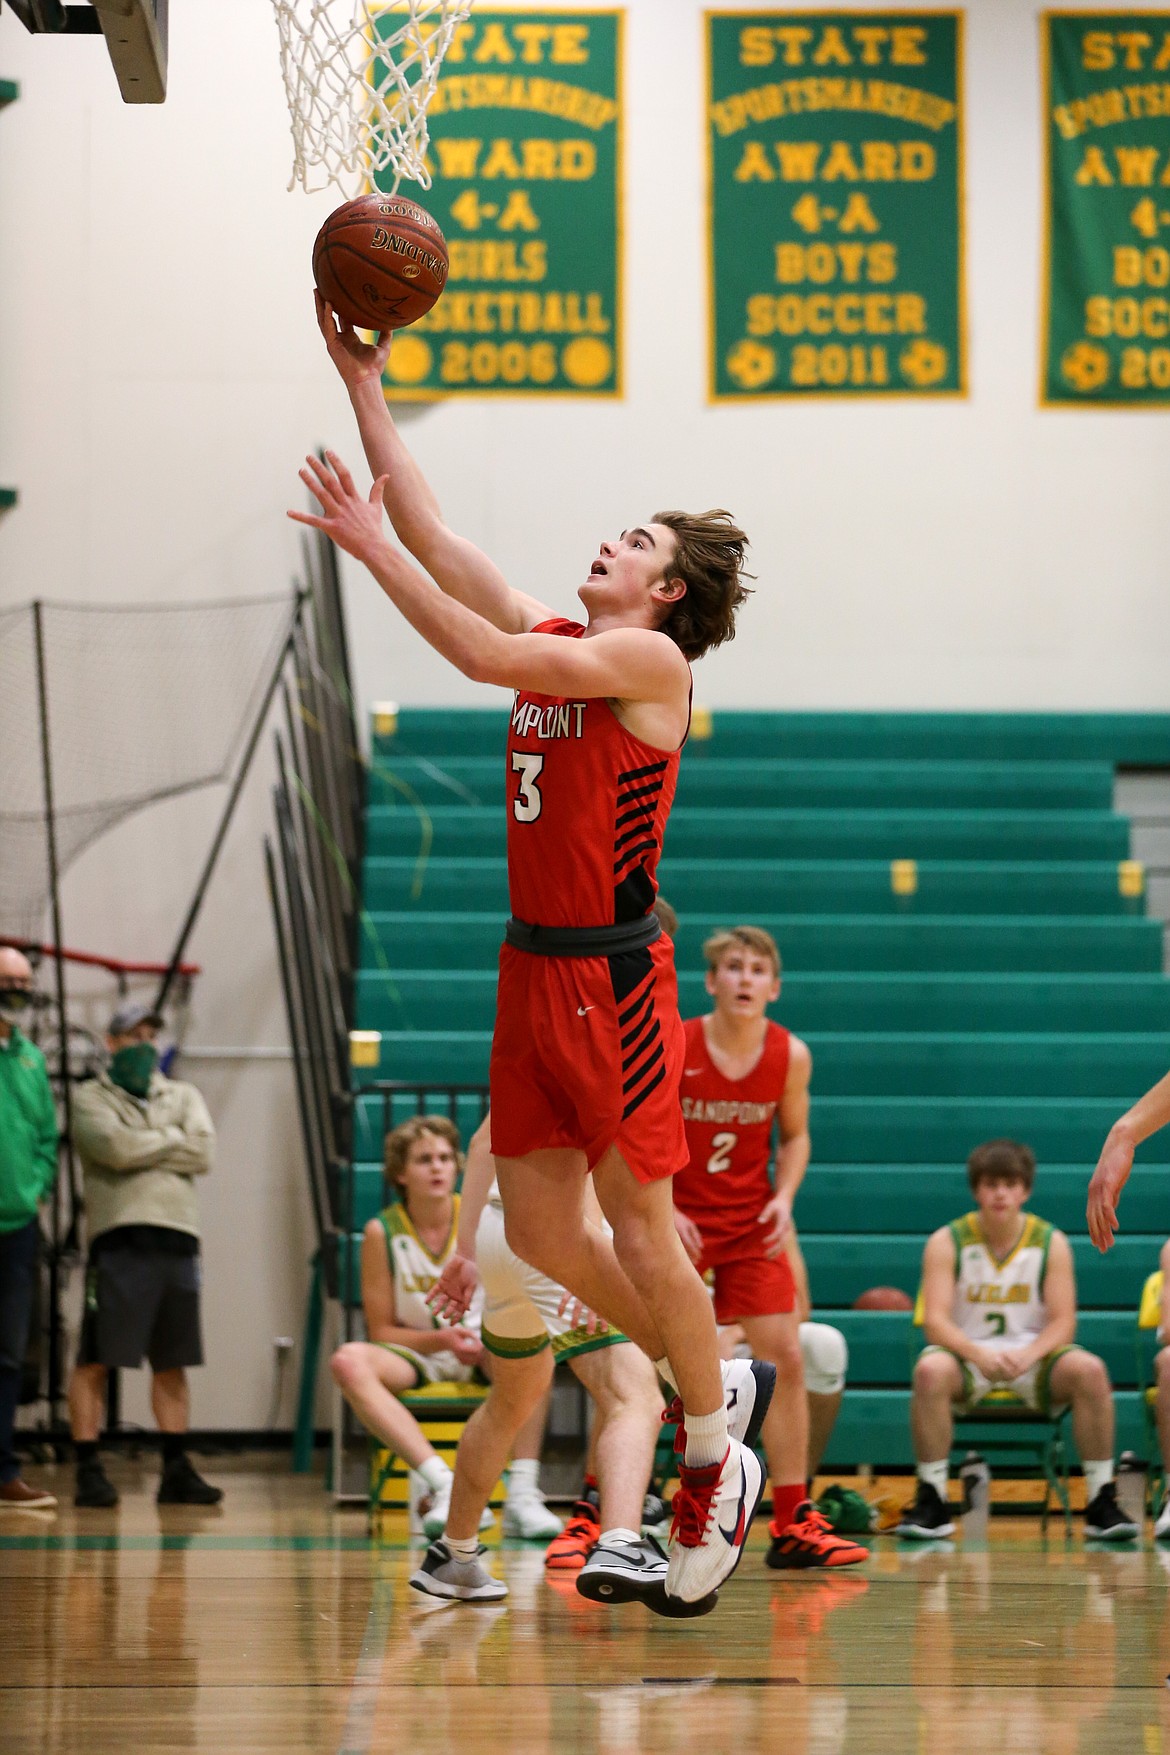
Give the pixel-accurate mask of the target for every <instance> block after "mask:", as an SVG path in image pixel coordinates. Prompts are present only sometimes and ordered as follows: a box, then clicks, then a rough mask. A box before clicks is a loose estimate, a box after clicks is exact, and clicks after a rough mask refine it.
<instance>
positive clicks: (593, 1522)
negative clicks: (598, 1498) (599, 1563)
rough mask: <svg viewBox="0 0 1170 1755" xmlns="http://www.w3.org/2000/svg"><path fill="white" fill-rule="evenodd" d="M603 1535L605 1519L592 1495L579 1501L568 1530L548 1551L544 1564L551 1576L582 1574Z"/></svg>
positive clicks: (551, 1544)
mask: <svg viewBox="0 0 1170 1755" xmlns="http://www.w3.org/2000/svg"><path fill="white" fill-rule="evenodd" d="M600 1534H601V1515H600V1512H599V1510H598V1506H597V1504H596V1503H595V1501H594V1499H593V1497H592V1496H591V1495H590V1494H588V1493H587V1494H586V1495H585V1497H584V1498H583V1499H578V1501H577V1503H576V1505H574V1507H573V1510H572V1514H571V1515H570V1517H569V1521H568V1523H566V1525H565V1527H564V1529H563V1530H562V1531H561V1533H560V1535H559V1536H554V1537H553V1539H552V1541H551V1542H550V1543H549V1545H548V1547H547V1548H546V1549H545V1551H544V1564H545V1568H546V1570H547V1571H549V1572H580V1570H581V1568H582V1566H584V1564H585V1562H586V1560H588V1558H589V1556H590V1554H591V1553H592V1552H593V1550H594V1548H595V1547H596V1546H597V1538H598V1536H599V1535H600Z"/></svg>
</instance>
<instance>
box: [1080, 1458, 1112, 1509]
mask: <svg viewBox="0 0 1170 1755" xmlns="http://www.w3.org/2000/svg"><path fill="white" fill-rule="evenodd" d="M1081 1467H1082V1468H1083V1469H1084V1471H1085V1504H1086V1505H1091V1504H1092V1503H1093V1501H1094V1499H1095V1498H1096V1497H1097V1495H1098V1493H1099V1492H1100V1491H1101V1489H1102V1487H1105V1486H1108V1484H1109V1482H1110V1481H1111V1480H1112V1479H1113V1458H1112V1457H1107V1458H1106V1460H1105V1461H1104V1462H1085V1461H1084V1460H1082V1462H1081Z"/></svg>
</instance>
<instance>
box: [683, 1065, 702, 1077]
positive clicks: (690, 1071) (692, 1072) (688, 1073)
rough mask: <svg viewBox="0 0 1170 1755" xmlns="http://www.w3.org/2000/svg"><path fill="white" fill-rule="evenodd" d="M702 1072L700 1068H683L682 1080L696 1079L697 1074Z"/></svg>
mask: <svg viewBox="0 0 1170 1755" xmlns="http://www.w3.org/2000/svg"><path fill="white" fill-rule="evenodd" d="M702 1070H703V1069H702V1067H701V1066H687V1067H684V1068H683V1078H684V1079H697V1078H698V1076H699V1074H700V1073H701V1072H702Z"/></svg>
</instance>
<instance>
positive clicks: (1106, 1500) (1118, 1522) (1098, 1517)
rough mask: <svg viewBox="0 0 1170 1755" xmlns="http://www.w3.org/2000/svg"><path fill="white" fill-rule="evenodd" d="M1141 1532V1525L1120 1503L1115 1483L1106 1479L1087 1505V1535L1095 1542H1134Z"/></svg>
mask: <svg viewBox="0 0 1170 1755" xmlns="http://www.w3.org/2000/svg"><path fill="white" fill-rule="evenodd" d="M1141 1533H1142V1532H1141V1529H1140V1527H1139V1525H1138V1524H1136V1523H1134V1522H1133V1521H1132V1520H1131V1519H1130V1518H1128V1517H1126V1515H1125V1513H1124V1511H1122V1509H1121V1507H1120V1505H1118V1503H1117V1488H1116V1486H1115V1485H1114V1483H1113V1482H1112V1481H1106V1483H1105V1485H1104V1486H1103V1487H1102V1489H1101V1491H1100V1492H1099V1493H1098V1494H1097V1497H1096V1498H1095V1499H1094V1500H1093V1502H1092V1504H1091V1505H1087V1506H1086V1507H1085V1535H1086V1537H1087V1538H1088V1539H1089V1540H1090V1541H1093V1542H1132V1541H1133V1539H1134V1537H1135V1536H1140V1535H1141Z"/></svg>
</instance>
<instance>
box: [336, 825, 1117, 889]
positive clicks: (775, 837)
mask: <svg viewBox="0 0 1170 1755" xmlns="http://www.w3.org/2000/svg"><path fill="white" fill-rule="evenodd" d="M424 828H425V830H426V832H429V833H430V834H431V835H433V837H434V842H435V845H436V847H440V848H442V849H443V851H444V852H445V853H448V854H451V853H458V854H460V855H466V856H471V855H474V856H476V857H478V858H487V857H490V856H491V855H493V854H495V855H497V856H498V855H499V854H501V853H502V852H503V850H504V837H505V822H504V812H503V810H502V808H501V806H500V805H498V804H497V805H450V804H442V805H435V806H434V807H433V808H430V809H428V810H427V812H426V822H425V825H424V823H423V822H422V821H421V820H420V816H419V813H418V812H417V811H416V810H414V809H413V808H412V807H411V806H410V805H408V804H398V805H373V806H372V807H371V808H370V810H369V811H368V812H367V813H366V850H367V852H369V853H371V854H374V855H376V856H387V855H398V856H399V857H401V856H402V855H403V854H410V853H415V852H417V851H418V849H419V848H420V846H421V845H422V836H423V833H424ZM732 833H733V834H734V836H735V841H736V847H737V851H740V850H741V851H742V852H743V853H744V854H745V855H747V856H750V857H753V858H756V859H765V858H768V857H770V856H773V855H774V856H776V857H777V858H781V857H783V858H785V859H829V858H832V859H927V858H929V859H983V858H986V856H987V852H988V849H989V848H991V847H994V848H995V850H996V852H997V853H998V855H999V856H1000V858H1001V859H1080V860H1084V859H1124V858H1125V857H1126V854H1127V852H1128V849H1129V826H1128V824H1127V823H1126V821H1125V818H1124V817H1119V816H1114V815H1113V814H1112V813H1111V812H1110V811H1105V810H1095V811H1094V810H1082V811H1072V810H1053V811H1032V810H989V811H979V810H941V809H940V810H871V809H864V810H862V809H858V810H850V811H842V810H837V809H827V810H771V809H762V808H757V809H744V810H740V809H738V808H737V809H736V811H735V814H734V818H733V819H731V820H730V821H729V816H728V813H727V812H726V811H724V810H721V809H717V808H714V807H711V808H707V809H698V808H695V807H693V806H690V805H679V806H678V807H677V808H676V809H675V810H673V811H672V812H671V816H670V823H669V825H668V827H667V831H666V843H665V852H664V857H674V858H682V859H695V858H698V857H699V856H700V855H701V854H703V853H704V852H706V851H707V850H708V849H709V848H710V847H712V846H717V845H718V844H719V842H720V841H721V840H725V839H726V838H727V836H728V835H729V834H732ZM766 901H767V899H766V898H764V897H761V903H766ZM774 908H775V901H774V899H773V900H772V902H771V906H770V907H767V906H766V907H764V908H762V910H761V911H762V912H772V911H774Z"/></svg>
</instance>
